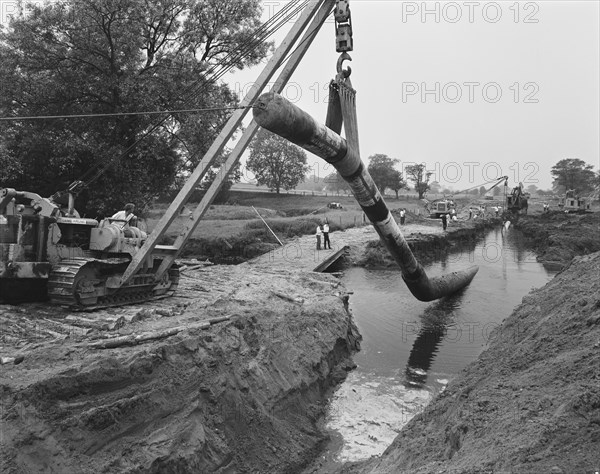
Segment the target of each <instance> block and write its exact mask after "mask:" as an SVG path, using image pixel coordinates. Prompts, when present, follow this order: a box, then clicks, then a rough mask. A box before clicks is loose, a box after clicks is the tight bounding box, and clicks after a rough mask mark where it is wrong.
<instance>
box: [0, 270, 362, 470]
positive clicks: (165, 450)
mask: <svg viewBox="0 0 600 474" xmlns="http://www.w3.org/2000/svg"><path fill="white" fill-rule="evenodd" d="M181 284H182V287H181V289H180V291H178V296H176V297H174V298H170V299H166V300H162V301H163V302H162V303H161V302H155V303H154V305H157V304H162V307H160V308H158V309H156V308H153V305H150V304H149V305H146V306H145V307H143V308H141V309H140V310H139V312H138V313H136V314H135V317H134V318H124V317H119V321H121V319H127V322H126V323H125V322H121V323H120V324H118V325H113V326H111V327H110V328H108V327H104V326H103V327H102V328H100V325H99V324H97V325H92V326H94V327H95V326H98V328H97V329H89V328H87V329H86V328H79V329H80V330H79V331H74V332H70V333H68V334H61V333H59V332H57V331H59V328H61V327H63V328H64V327H66V325H65V323H66V322H68V320H67V318H68V317H72V318H76V319H77V320H78V321H80V322H81V321H83V320H84V318H82V317H80V316H72V315H70V314H69V313H68V312H67V311H64V310H61V309H60V308H46V307H44V306H43V305H37V306H36V305H23V306H20V307H12V306H0V317H1V318H2V321H3V324H4V325H5V326H6V327H8V328H9V329H10V330H11V334H13V335H14V336H13V337H11V338H7V339H4V340H3V341H2V342H3V346H2V348H1V349H0V355H2V356H3V358H2V363H3V364H4V365H2V366H0V403H1V404H2V414H1V415H2V420H1V423H2V430H0V441H1V450H0V453H1V454H0V471H1V472H3V473H7V474H11V473H30V472H60V473H94V474H95V473H98V472H110V473H118V472H119V473H120V472H128V473H142V472H143V473H175V472H180V473H181V472H198V473H200V472H221V473H225V472H290V471H294V470H298V469H300V468H301V467H302V466H303V465H305V464H306V463H307V462H308V461H310V460H311V459H312V457H314V455H315V452H316V451H317V450H318V447H319V445H320V444H321V443H322V442H323V440H324V435H323V433H322V432H321V431H320V430H319V427H318V420H319V418H320V416H321V415H322V412H323V410H324V400H325V399H326V395H327V392H328V390H330V389H331V388H332V387H333V386H334V385H335V384H337V383H339V382H341V380H343V379H344V377H345V374H346V372H347V370H350V369H351V368H352V367H353V365H352V362H351V355H352V354H353V353H354V352H355V351H356V350H357V348H358V340H359V339H360V336H359V335H358V331H357V329H356V327H355V326H354V323H353V322H352V320H351V317H350V314H349V313H348V311H347V298H348V297H347V295H346V294H345V290H344V288H343V287H342V286H341V285H340V283H339V282H338V281H337V279H336V278H334V277H332V276H330V275H321V274H306V273H301V272H294V271H290V270H289V269H286V270H279V271H276V270H273V271H271V272H268V271H265V270H261V271H260V272H258V271H254V270H252V269H249V268H247V267H246V268H241V267H207V268H203V269H201V270H197V271H195V272H188V273H186V274H185V276H184V277H183V278H182V282H181ZM164 302H168V303H164ZM165 304H170V305H171V306H169V307H165ZM111 311H112V312H114V311H116V310H115V309H112V310H105V311H99V312H94V313H90V314H88V313H86V317H87V318H90V319H91V318H96V319H102V318H103V317H108V316H109V315H108V313H110V312H111ZM123 311H131V310H130V309H126V310H123ZM124 314H125V315H126V316H127V314H126V313H124ZM218 321H222V322H218ZM213 322H218V323H215V324H212V323H213ZM38 323H39V324H38ZM33 324H37V325H36V326H33ZM27 325H29V326H27ZM17 326H18V327H17ZM26 326H27V328H29V329H28V330H27V331H25V332H26V334H25V333H22V332H19V331H20V329H19V328H21V329H23V328H25V327H26ZM33 327H37V328H38V329H37V331H39V332H38V334H37V336H39V337H35V336H36V334H33V331H32V329H33ZM27 328H26V329H27ZM161 331H162V333H161ZM165 331H166V332H165ZM149 333H154V334H162V336H164V337H162V336H161V337H156V338H153V339H149V338H141V339H139V341H140V342H138V343H137V344H128V345H124V346H121V347H117V348H112V349H101V348H99V347H100V344H105V342H107V343H108V345H110V341H112V342H115V343H116V342H118V341H120V340H122V339H123V338H127V337H128V335H129V336H133V335H136V334H137V335H140V334H141V335H144V334H149ZM129 341H131V339H129ZM136 341H137V340H136ZM9 355H16V356H18V357H17V358H15V359H14V361H11V362H10V363H6V364H5V362H6V361H7V360H8V358H7V357H5V356H9ZM17 361H18V362H19V363H18V364H17Z"/></svg>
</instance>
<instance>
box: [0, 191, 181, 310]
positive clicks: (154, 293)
mask: <svg viewBox="0 0 600 474" xmlns="http://www.w3.org/2000/svg"><path fill="white" fill-rule="evenodd" d="M74 201H75V198H74V195H73V194H69V204H68V207H67V208H66V209H65V208H64V207H62V206H61V205H60V204H58V203H57V202H55V201H54V200H53V199H52V198H43V197H41V196H40V195H38V194H35V193H32V192H28V191H17V190H15V189H12V188H4V189H0V300H3V301H4V302H9V303H13V302H15V303H16V302H21V301H35V300H46V299H50V301H51V302H53V303H57V304H60V305H63V306H68V307H72V308H95V307H105V306H115V305H120V304H128V303H133V302H138V301H147V300H148V299H152V298H155V297H160V296H163V295H167V296H168V295H170V294H172V293H173V292H174V291H175V289H176V288H177V283H178V280H179V272H178V269H177V266H176V265H171V267H170V268H169V269H168V271H166V272H165V273H164V275H162V277H161V278H160V279H158V280H157V279H156V273H157V271H158V269H159V268H160V265H161V263H162V259H161V257H160V252H154V253H153V254H149V255H148V256H147V257H146V258H145V262H144V265H143V266H142V268H141V269H140V270H139V271H138V272H137V273H136V274H135V275H134V276H133V277H132V278H131V279H130V280H129V281H128V282H127V284H126V285H121V275H122V274H123V272H124V271H125V270H126V268H127V267H128V266H129V263H130V262H131V260H132V258H133V256H135V255H136V254H138V253H139V251H140V249H141V248H142V246H143V244H144V242H145V241H146V239H147V237H148V236H147V234H146V232H143V231H142V230H140V229H139V228H137V227H135V226H133V225H130V222H129V221H127V220H118V219H110V218H109V219H102V220H100V221H98V220H96V219H88V218H81V217H80V216H79V214H78V213H77V211H76V210H75V207H74ZM157 247H158V250H160V246H157Z"/></svg>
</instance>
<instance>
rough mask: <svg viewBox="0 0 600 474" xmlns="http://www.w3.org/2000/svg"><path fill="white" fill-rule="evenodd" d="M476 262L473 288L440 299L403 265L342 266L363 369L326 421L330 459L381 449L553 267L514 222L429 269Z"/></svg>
mask: <svg viewBox="0 0 600 474" xmlns="http://www.w3.org/2000/svg"><path fill="white" fill-rule="evenodd" d="M473 264H475V265H479V273H478V274H477V275H476V276H475V279H474V280H473V282H472V283H471V284H470V285H469V287H468V288H466V289H465V290H464V291H463V292H461V293H460V294H457V295H454V296H452V297H448V298H444V299H442V300H438V301H436V302H432V303H423V302H420V301H418V300H416V299H415V298H414V297H412V295H411V294H410V293H409V292H408V290H407V288H406V286H405V285H404V283H403V282H402V279H401V276H400V273H399V270H397V269H390V270H387V269H385V270H381V269H379V270H369V269H365V268H351V269H349V270H346V271H345V272H344V276H343V282H344V284H345V285H346V286H347V287H348V288H349V289H350V290H353V291H354V294H353V295H352V296H351V297H350V309H351V310H352V313H353V315H354V319H355V321H356V324H357V325H358V327H359V329H360V332H361V334H362V336H363V341H362V348H361V351H360V352H359V353H358V354H357V355H356V356H355V358H354V360H355V362H356V364H357V365H358V367H357V368H356V369H355V370H354V371H352V372H351V373H349V374H348V378H347V380H346V381H345V382H344V383H343V384H342V386H341V387H340V388H339V389H338V390H337V391H336V393H335V394H334V396H333V399H332V402H331V404H330V410H329V415H328V418H327V425H326V426H327V428H328V429H329V430H331V432H332V434H333V435H334V438H335V439H337V441H338V442H337V443H333V444H332V445H331V447H332V449H333V451H331V450H330V452H329V456H327V457H330V459H331V457H332V458H333V459H335V460H337V461H338V462H339V461H356V460H360V459H365V458H368V457H370V456H372V455H375V454H380V453H382V452H383V451H384V450H385V448H386V447H387V446H388V445H389V444H390V443H391V442H392V441H393V439H394V438H395V436H396V435H397V433H398V432H399V431H400V429H401V428H402V427H403V426H404V425H405V424H406V423H407V422H408V421H409V420H410V419H411V418H412V417H413V416H414V415H416V414H417V413H419V412H420V411H422V410H423V408H424V406H425V405H426V404H427V403H428V402H429V401H430V400H431V399H432V398H433V397H434V396H435V395H436V394H437V393H439V392H440V391H441V390H443V389H444V387H445V386H446V385H447V384H448V382H449V381H450V380H451V379H452V378H454V377H456V375H457V374H458V373H459V372H460V371H461V370H462V369H463V368H464V367H466V366H467V365H468V364H469V363H470V362H472V361H474V360H475V359H476V358H477V356H478V355H479V354H480V353H481V352H482V351H483V350H484V349H485V346H486V344H487V342H488V339H489V335H490V333H491V331H492V330H493V329H494V328H497V327H498V326H499V325H500V323H501V322H502V320H503V319H505V318H506V317H507V316H509V315H510V314H511V312H512V311H513V309H514V308H515V306H517V305H518V304H519V303H520V302H521V299H522V298H523V296H524V295H526V294H527V293H529V291H530V290H531V289H533V288H539V287H541V286H543V285H544V284H545V283H546V282H548V281H549V280H550V279H551V278H552V277H553V275H554V273H555V272H554V273H553V272H550V271H547V270H546V269H545V268H544V267H543V266H542V265H541V264H540V263H538V262H537V261H536V259H535V255H534V254H533V253H532V252H531V251H530V250H528V249H527V248H526V245H525V242H524V239H523V237H522V235H521V234H520V233H519V232H518V231H517V230H514V229H512V228H511V229H508V230H504V229H502V230H501V229H496V230H492V231H490V232H489V233H488V234H487V235H485V237H484V238H483V239H482V240H480V241H478V242H477V243H471V244H465V245H463V247H462V248H461V249H457V251H455V252H452V253H450V254H448V255H445V256H444V257H443V258H440V259H438V260H436V261H435V262H434V263H432V264H429V265H427V266H426V267H425V268H426V270H427V274H428V275H429V276H436V275H440V274H443V273H447V272H451V271H454V270H459V269H464V268H466V267H467V266H469V265H473Z"/></svg>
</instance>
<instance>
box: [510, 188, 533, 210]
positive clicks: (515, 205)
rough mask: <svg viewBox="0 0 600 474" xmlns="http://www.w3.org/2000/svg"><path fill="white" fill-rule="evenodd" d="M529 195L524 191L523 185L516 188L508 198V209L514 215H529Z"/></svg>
mask: <svg viewBox="0 0 600 474" xmlns="http://www.w3.org/2000/svg"><path fill="white" fill-rule="evenodd" d="M529 197H530V195H529V193H526V192H524V191H523V183H519V185H518V186H515V187H514V188H513V190H512V192H511V193H510V194H509V195H508V196H506V209H507V210H508V212H510V213H511V214H514V215H519V214H527V209H528V207H529V202H528V200H529Z"/></svg>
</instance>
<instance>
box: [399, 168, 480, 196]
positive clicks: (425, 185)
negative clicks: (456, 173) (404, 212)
mask: <svg viewBox="0 0 600 474" xmlns="http://www.w3.org/2000/svg"><path fill="white" fill-rule="evenodd" d="M404 170H405V171H406V176H407V177H408V179H410V180H411V181H412V182H413V184H414V185H415V191H416V192H417V193H418V194H419V199H423V196H424V195H425V193H426V192H427V191H428V190H429V178H430V177H431V175H432V174H433V173H431V172H430V171H427V169H426V168H425V164H416V165H408V166H406V168H404ZM476 193H477V191H476Z"/></svg>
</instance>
